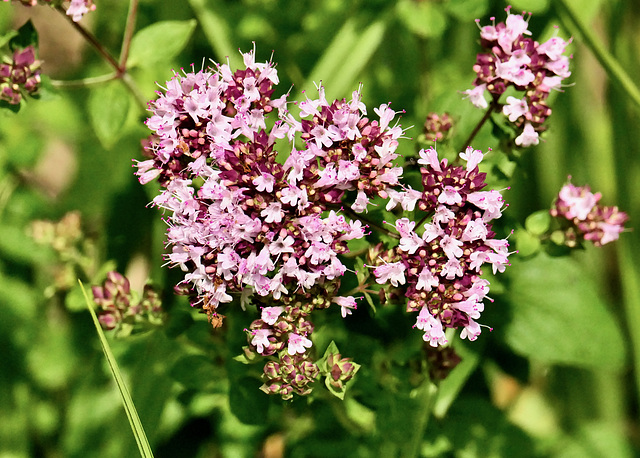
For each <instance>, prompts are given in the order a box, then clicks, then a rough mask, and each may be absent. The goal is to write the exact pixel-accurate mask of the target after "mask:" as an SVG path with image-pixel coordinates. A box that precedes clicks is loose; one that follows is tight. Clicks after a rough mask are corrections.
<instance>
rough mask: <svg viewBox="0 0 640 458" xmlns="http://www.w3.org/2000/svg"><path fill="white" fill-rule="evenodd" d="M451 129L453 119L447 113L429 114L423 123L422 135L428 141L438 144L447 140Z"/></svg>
mask: <svg viewBox="0 0 640 458" xmlns="http://www.w3.org/2000/svg"><path fill="white" fill-rule="evenodd" d="M451 127H453V119H452V118H451V116H450V115H449V113H443V114H438V113H429V114H428V115H427V119H426V121H425V122H424V135H425V137H426V139H427V140H428V141H431V142H440V141H443V140H446V139H447V137H448V135H449V133H450V131H451Z"/></svg>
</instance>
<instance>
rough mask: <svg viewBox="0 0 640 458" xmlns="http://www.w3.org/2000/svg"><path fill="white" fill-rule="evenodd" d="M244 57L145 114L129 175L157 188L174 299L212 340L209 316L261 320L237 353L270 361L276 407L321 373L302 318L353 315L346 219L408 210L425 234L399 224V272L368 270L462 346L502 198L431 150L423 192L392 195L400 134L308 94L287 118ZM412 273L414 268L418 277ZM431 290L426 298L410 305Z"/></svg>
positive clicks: (265, 76) (399, 189)
mask: <svg viewBox="0 0 640 458" xmlns="http://www.w3.org/2000/svg"><path fill="white" fill-rule="evenodd" d="M243 60H244V68H243V69H239V70H236V71H235V72H234V71H232V70H231V69H230V68H229V66H228V65H227V64H215V65H214V66H213V67H210V68H207V69H203V70H200V71H190V72H183V73H182V74H178V73H176V74H174V76H173V78H172V79H171V80H169V81H168V82H167V83H166V86H165V87H164V88H163V90H162V91H159V92H158V99H157V100H155V101H153V102H151V103H150V105H149V108H150V111H151V116H150V117H149V119H148V120H147V126H148V127H149V128H150V129H151V130H152V132H153V134H152V136H151V137H150V138H149V140H148V141H147V142H146V154H147V156H148V159H147V160H144V161H138V162H137V164H136V167H137V172H136V175H137V176H138V178H139V181H140V182H141V183H142V184H145V183H148V182H150V181H152V180H154V179H157V180H158V182H159V184H160V186H161V190H160V193H159V194H158V196H156V197H155V198H154V199H153V205H155V206H157V207H159V208H162V209H164V210H165V211H167V212H168V213H169V215H168V217H167V219H166V223H167V225H168V230H167V245H168V246H169V247H171V252H170V253H168V254H167V262H168V264H169V265H170V266H174V267H179V268H180V269H182V270H183V271H184V272H185V276H184V279H183V280H182V281H181V282H180V284H179V285H177V286H176V291H178V292H180V293H184V294H188V295H189V296H190V298H191V303H192V305H193V306H195V307H198V308H201V309H202V310H203V311H205V312H206V313H207V314H208V316H209V319H210V321H211V323H212V324H213V325H214V327H217V326H220V325H221V323H222V319H223V315H221V314H220V313H218V309H219V307H220V306H221V305H222V304H228V303H232V302H234V303H237V304H239V305H240V306H241V307H242V308H243V309H244V308H246V307H247V305H249V304H254V305H257V306H258V307H260V308H261V313H260V318H259V319H257V320H254V322H253V323H252V324H251V325H250V326H249V328H248V329H246V333H247V342H248V346H247V347H246V348H245V355H246V356H247V358H249V359H254V358H256V357H258V356H260V357H267V358H268V363H267V364H266V365H265V368H264V374H263V380H264V385H263V387H262V389H263V391H265V392H268V393H273V394H280V395H281V396H282V397H283V398H285V399H288V398H290V397H291V396H292V395H293V394H294V393H295V394H307V393H308V392H309V391H310V384H311V383H312V382H313V380H314V379H315V378H316V377H317V375H318V367H317V364H316V363H315V362H314V361H313V357H312V347H313V341H312V340H311V335H312V332H313V330H314V326H313V324H312V322H311V317H310V315H311V313H312V312H313V311H314V310H318V309H326V308H329V307H330V306H331V305H332V304H335V305H337V306H339V307H340V309H341V313H342V316H343V317H347V316H348V315H349V314H351V312H352V310H353V309H355V308H356V299H355V298H354V297H352V296H342V295H340V294H339V290H340V283H341V278H342V276H343V275H345V273H346V272H347V268H346V266H345V265H344V264H343V262H342V260H341V256H342V255H344V254H346V253H348V252H349V248H348V242H349V241H350V240H355V239H361V238H363V237H365V231H366V226H365V225H364V224H363V223H362V221H360V220H359V219H349V218H347V217H346V216H345V214H344V213H349V214H351V215H355V214H359V213H363V212H367V211H368V208H369V206H370V205H371V201H372V200H373V199H375V198H382V199H389V204H388V208H392V207H393V206H395V205H397V204H400V205H401V206H402V208H403V209H405V210H408V211H412V210H413V209H414V208H415V207H416V205H417V206H418V208H419V209H420V210H422V211H423V212H427V213H430V214H433V222H432V223H430V224H431V227H430V229H428V230H427V231H426V232H425V234H424V235H422V236H417V235H416V233H414V232H413V226H410V223H409V222H408V221H407V222H406V224H405V223H403V222H402V221H403V220H399V221H398V222H397V224H396V228H397V229H398V230H399V231H400V233H401V236H402V239H401V245H400V247H398V248H396V249H395V251H394V253H395V254H394V256H396V257H397V259H395V258H394V259H390V258H389V259H388V260H387V261H388V262H389V264H385V265H383V266H378V267H376V270H375V272H376V277H377V281H378V283H384V282H390V283H391V284H393V285H394V286H397V285H398V283H400V284H403V283H405V282H404V281H403V282H398V281H397V279H396V277H395V276H394V273H393V272H391V271H389V272H388V273H383V271H384V270H385V269H391V267H387V266H391V265H392V264H391V263H393V262H400V263H402V265H403V270H406V272H407V276H408V278H409V281H408V283H409V284H411V286H410V287H409V291H410V293H409V292H408V293H407V296H408V297H409V300H410V302H409V309H410V310H412V311H419V310H421V309H424V310H426V311H427V312H428V314H430V316H431V319H428V318H427V317H426V316H423V315H424V313H421V315H420V316H421V319H422V320H423V321H424V322H425V323H426V322H427V321H428V322H429V323H430V324H429V326H432V327H433V328H434V329H435V327H436V324H434V323H433V321H434V320H437V321H438V322H439V323H442V324H444V326H448V327H464V328H465V331H463V332H464V333H466V335H467V336H468V337H469V338H471V339H474V338H475V337H476V336H477V335H478V334H479V328H478V325H477V324H476V322H475V321H473V319H475V318H477V317H478V316H479V312H480V311H481V306H480V304H481V302H482V300H483V299H484V298H485V296H486V293H487V291H488V282H487V281H486V280H480V279H479V275H480V266H481V265H482V264H483V263H486V262H489V263H491V264H493V266H494V268H497V269H498V270H500V271H502V270H503V269H504V265H505V264H506V262H507V261H506V256H507V254H508V253H507V252H506V251H505V248H506V242H502V241H496V240H494V239H493V237H494V235H495V234H494V233H493V232H492V231H491V226H490V225H489V224H488V223H489V221H491V219H493V218H496V217H498V216H499V215H500V208H501V206H502V200H501V198H500V196H499V194H498V193H494V192H481V191H480V189H481V188H482V187H483V186H484V182H483V179H484V174H482V173H480V172H479V171H478V168H477V163H478V162H479V161H480V160H481V158H482V153H480V152H479V151H475V150H473V148H470V149H469V150H467V152H466V153H462V157H468V159H467V160H468V166H467V169H462V168H459V167H453V166H448V165H447V164H446V161H444V162H442V163H438V162H435V163H434V162H433V160H434V159H433V155H434V154H436V153H435V150H429V151H428V152H422V153H421V163H424V164H425V165H428V166H429V167H428V168H426V167H425V168H423V183H424V186H425V190H424V192H420V191H416V190H413V189H411V188H409V187H405V186H402V185H401V183H400V181H399V179H400V177H401V175H402V172H403V170H402V168H401V167H397V166H395V165H394V162H393V161H394V159H396V157H397V156H398V155H397V153H396V149H397V147H398V140H399V139H400V138H401V137H402V136H403V129H402V128H401V127H400V126H399V125H398V124H397V123H394V121H393V120H394V118H395V116H396V114H397V113H396V112H395V111H394V110H392V109H391V108H390V107H389V105H388V104H382V105H380V106H379V107H378V108H375V109H374V110H373V111H374V113H375V115H376V117H375V118H374V119H371V118H369V117H368V113H367V108H366V106H365V105H364V103H363V102H362V100H361V93H360V90H358V91H355V92H353V94H352V96H351V98H350V99H349V100H347V99H341V100H334V101H333V102H329V101H327V99H326V98H325V94H324V88H323V87H322V86H320V87H318V97H317V98H315V99H311V98H309V97H308V96H307V97H306V99H305V100H304V101H301V102H299V103H296V104H293V105H297V111H298V113H297V114H294V112H293V111H292V110H291V105H292V104H291V103H290V102H288V101H287V95H284V96H281V97H279V98H273V93H274V88H275V86H276V85H277V84H278V82H279V79H278V75H277V71H276V69H275V66H274V65H273V63H272V62H265V63H258V62H256V61H255V56H254V52H253V51H252V52H248V53H245V54H243ZM280 157H283V159H280ZM344 205H349V207H350V210H349V212H345V211H344V207H343V206H344ZM416 237H418V239H419V240H420V241H418V240H417V239H416ZM402 253H406V255H405V254H402ZM410 258H415V259H413V260H411V259H410ZM432 260H433V262H431V261H432ZM446 260H449V261H450V262H446ZM387 261H385V262H387ZM421 263H422V264H424V265H425V266H427V267H426V269H422V270H420V271H416V268H417V266H419V265H421ZM434 263H435V264H434ZM427 277H429V278H427ZM438 277H442V280H440V281H436V280H435V279H436V278H438ZM425 282H427V283H429V285H430V286H428V287H427V286H426V283H425ZM418 285H419V286H418ZM441 285H442V286H441ZM431 288H433V291H434V292H437V293H438V294H439V296H438V297H439V299H433V298H432V297H431V296H429V298H427V299H425V298H424V297H422V295H423V293H424V294H426V293H427V292H429V291H430V290H431ZM438 300H439V301H440V302H438ZM456 311H463V312H464V313H462V312H461V313H457V312H456ZM423 321H420V323H422V322H423ZM420 326H421V328H422V329H425V331H427V324H424V325H423V324H420ZM429 335H430V336H431V337H430V342H431V344H432V345H436V344H443V343H445V339H444V338H443V337H442V336H441V335H439V334H437V333H436V332H435V331H433V332H430V333H429ZM338 378H339V377H338ZM345 380H346V379H345Z"/></svg>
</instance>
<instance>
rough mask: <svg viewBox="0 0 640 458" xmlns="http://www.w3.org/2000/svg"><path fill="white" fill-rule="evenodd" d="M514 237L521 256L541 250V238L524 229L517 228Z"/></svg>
mask: <svg viewBox="0 0 640 458" xmlns="http://www.w3.org/2000/svg"><path fill="white" fill-rule="evenodd" d="M513 237H514V238H515V240H516V249H517V250H518V254H519V255H520V256H524V257H526V256H531V255H533V254H535V253H537V252H538V251H539V250H540V239H539V238H538V237H536V236H534V235H532V234H531V233H530V232H528V231H526V230H524V229H516V231H515V232H514V233H513Z"/></svg>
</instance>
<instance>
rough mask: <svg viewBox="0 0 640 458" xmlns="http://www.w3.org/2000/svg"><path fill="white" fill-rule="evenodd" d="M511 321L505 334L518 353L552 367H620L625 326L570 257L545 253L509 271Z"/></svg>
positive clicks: (515, 264)
mask: <svg viewBox="0 0 640 458" xmlns="http://www.w3.org/2000/svg"><path fill="white" fill-rule="evenodd" d="M509 278H510V280H511V283H510V287H509V301H510V303H511V315H512V316H511V322H510V323H509V324H508V325H507V327H506V329H505V330H504V333H505V339H506V341H507V343H508V344H509V345H510V346H511V348H513V350H514V351H515V352H516V353H519V354H521V355H524V356H528V357H530V358H532V359H535V360H537V361H540V362H544V363H548V364H568V365H574V366H581V367H609V368H620V367H622V365H623V364H624V361H625V345H624V340H623V337H622V333H621V331H620V328H619V327H618V325H617V323H616V321H615V320H614V318H613V315H612V313H611V311H610V310H608V309H607V306H606V305H605V303H604V302H603V301H602V300H601V299H600V297H599V296H598V291H597V290H596V288H595V286H594V285H593V283H592V281H591V280H590V279H589V277H588V275H587V274H586V272H585V271H584V270H583V269H582V268H581V266H580V265H579V264H577V263H576V262H575V261H574V260H572V259H570V258H566V257H564V258H551V257H549V256H547V255H545V254H543V253H540V254H538V255H537V256H536V257H535V258H532V259H530V260H526V261H521V262H517V263H515V262H514V265H513V266H512V267H511V268H510V269H509Z"/></svg>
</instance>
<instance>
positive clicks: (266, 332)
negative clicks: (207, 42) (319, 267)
mask: <svg viewBox="0 0 640 458" xmlns="http://www.w3.org/2000/svg"><path fill="white" fill-rule="evenodd" d="M337 284H338V282H337V281H335V280H334V281H333V282H327V283H325V284H324V285H322V286H320V285H316V286H314V288H312V289H311V290H309V291H307V292H305V293H298V294H294V295H292V296H290V297H283V298H282V300H281V301H279V302H280V303H282V304H283V305H276V306H270V307H263V308H262V312H261V316H260V318H259V319H257V320H254V321H253V323H251V326H250V328H249V329H247V330H246V332H247V340H248V342H249V346H248V347H245V355H246V356H247V358H248V359H249V360H253V359H255V356H256V355H260V356H263V357H272V358H275V359H272V360H271V361H270V362H269V363H267V365H266V366H265V368H264V374H263V380H264V385H263V387H262V389H263V391H265V392H268V393H271V394H280V395H281V396H282V397H283V398H284V399H288V398H289V397H291V395H292V393H296V394H299V395H304V394H307V393H308V392H309V391H310V386H309V385H310V384H311V383H312V382H313V380H314V379H315V378H316V376H317V374H318V368H317V366H316V364H315V363H313V362H312V361H311V359H310V352H309V349H310V348H311V346H312V342H311V339H310V337H311V333H312V332H313V329H314V327H313V324H312V323H311V321H310V318H309V315H310V314H311V312H312V311H313V310H318V309H325V308H328V307H329V306H330V305H331V301H330V300H328V299H327V298H328V297H332V296H334V294H335V288H336V286H337Z"/></svg>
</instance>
